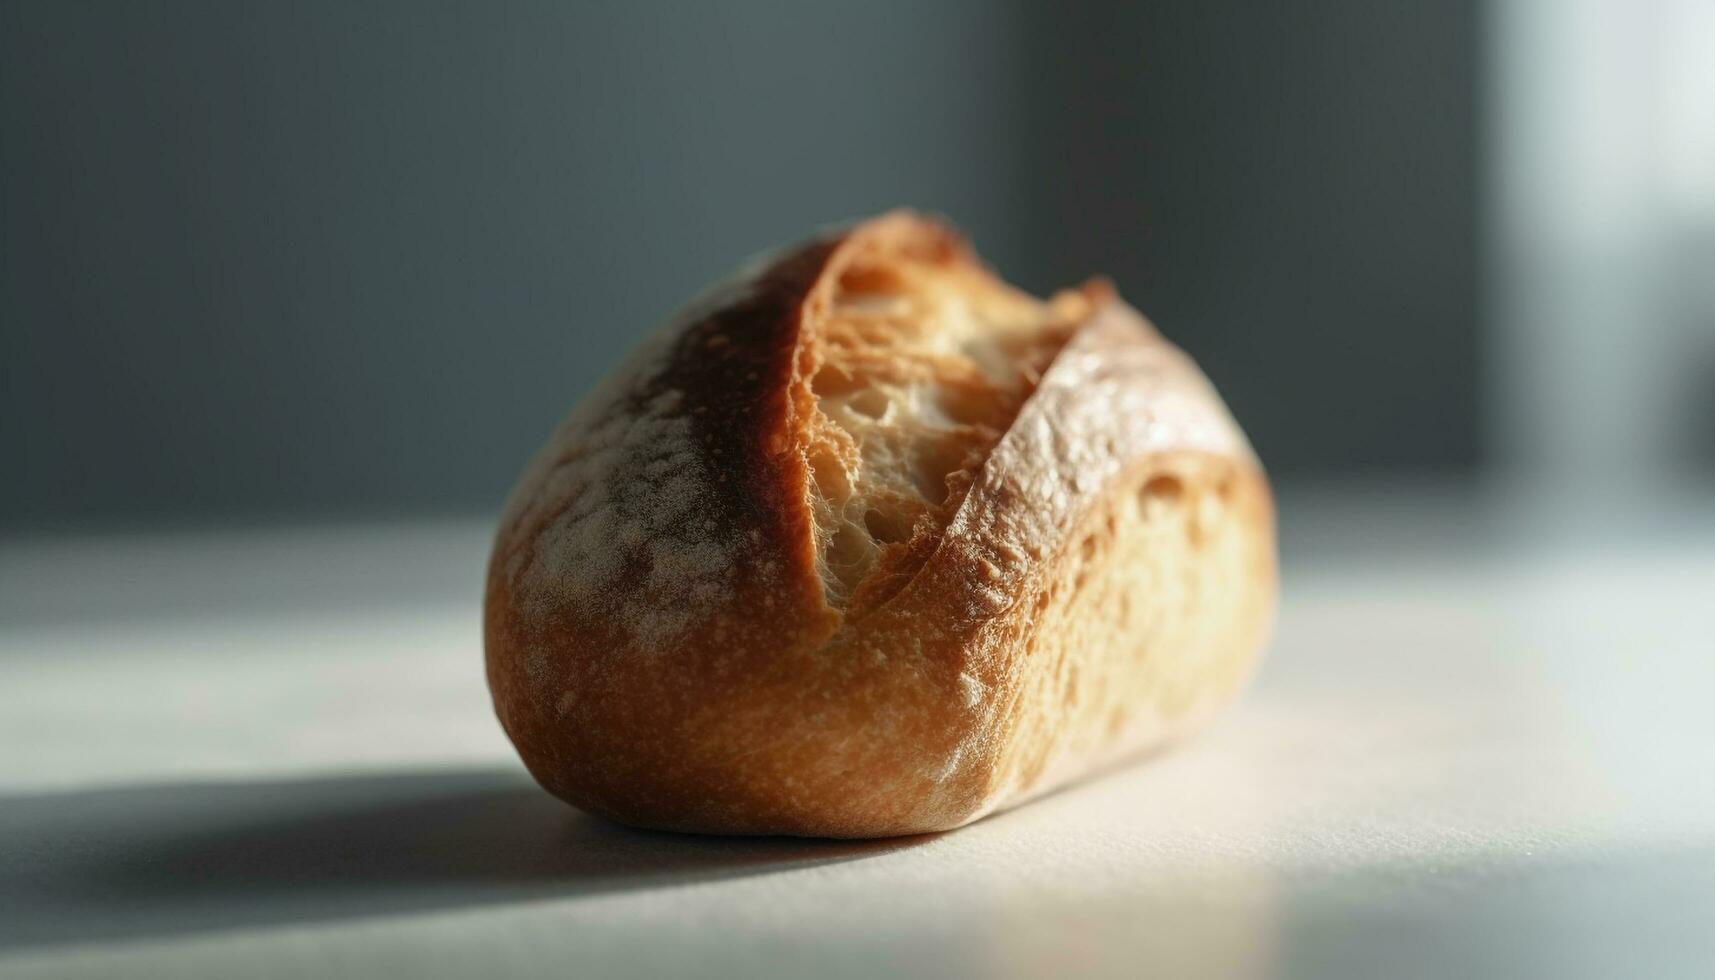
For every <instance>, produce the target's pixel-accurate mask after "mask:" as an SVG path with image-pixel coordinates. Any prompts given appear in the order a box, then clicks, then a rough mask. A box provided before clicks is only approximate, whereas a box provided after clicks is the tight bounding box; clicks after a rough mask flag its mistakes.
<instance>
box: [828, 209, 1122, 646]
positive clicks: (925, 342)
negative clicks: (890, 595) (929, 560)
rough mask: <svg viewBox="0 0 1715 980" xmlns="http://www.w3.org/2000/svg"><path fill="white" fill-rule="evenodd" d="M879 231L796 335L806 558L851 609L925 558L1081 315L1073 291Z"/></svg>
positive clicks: (836, 599) (832, 596)
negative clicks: (1030, 284)
mask: <svg viewBox="0 0 1715 980" xmlns="http://www.w3.org/2000/svg"><path fill="white" fill-rule="evenodd" d="M889 244H893V245H894V247H893V248H891V249H889V248H884V247H882V243H877V244H876V245H875V246H874V247H872V248H870V249H868V250H863V251H857V252H856V254H853V255H851V256H849V257H847V259H846V262H847V264H846V266H845V267H844V268H843V269H842V270H841V272H840V274H839V275H838V276H837V277H836V278H834V279H833V280H832V284H833V289H832V292H831V295H830V296H829V297H828V298H827V299H826V300H825V303H824V305H823V306H822V307H821V308H820V309H813V310H812V315H811V316H810V317H809V318H807V321H806V327H805V336H804V338H803V340H802V341H801V344H802V353H801V354H800V375H801V377H807V378H808V390H809V395H810V400H811V401H812V403H813V408H812V409H811V411H810V412H808V413H807V415H808V424H807V425H806V426H805V429H804V433H803V437H804V441H805V447H804V453H805V458H806V461H807V463H808V465H809V468H810V474H811V484H810V491H811V493H810V503H811V507H812V508H813V510H814V514H815V527H816V552H817V555H818V557H819V564H818V568H819V571H820V573H821V577H822V581H823V584H824V586H825V588H826V590H827V594H828V600H829V603H830V604H831V605H833V606H835V607H836V608H847V609H848V614H857V613H861V612H862V611H863V609H864V607H865V606H866V605H869V604H872V603H874V602H878V601H882V600H884V599H885V598H886V594H885V588H886V586H887V584H889V583H897V582H898V580H899V579H900V578H901V577H903V576H905V575H908V574H909V573H910V572H911V570H912V568H913V565H914V564H915V563H916V562H919V561H920V560H921V559H922V558H923V557H924V555H925V552H926V545H927V544H928V543H929V542H932V541H933V540H935V539H937V538H938V537H939V536H940V534H941V532H942V531H943V530H945V528H946V526H947V523H948V522H949V521H950V520H951V518H952V514H953V511H954V510H955V509H957V507H958V505H959V503H960V502H961V501H962V500H963V499H964V494H965V491H966V490H968V489H969V487H970V484H971V481H972V479H973V478H974V476H975V474H976V472H977V470H978V469H979V468H980V467H981V466H982V463H983V461H984V460H985V459H987V457H988V454H989V451H990V450H991V449H992V448H993V447H994V445H995V443H997V442H999V441H1000V437H1001V436H1002V435H1003V434H1004V433H1005V432H1006V430H1007V428H1008V427H1009V426H1010V425H1011V424H1012V420H1013V418H1014V417H1015V416H1016V415H1017V413H1018V409H1019V407H1020V406H1021V405H1023V403H1024V400H1025V399H1026V398H1028V397H1029V395H1030V393H1031V391H1033V390H1034V389H1035V386H1036V383H1037V382H1038V381H1039V380H1040V379H1041V376H1042V372H1043V371H1044V370H1045V369H1046V368H1047V366H1048V364H1049V362H1051V361H1052V360H1053V358H1054V355H1055V353H1057V352H1058V351H1059V349H1060V348H1061V346H1063V345H1064V344H1065V342H1066V340H1067V338H1068V337H1070V335H1071V332H1072V330H1073V329H1074V328H1075V327H1076V325H1077V324H1078V322H1080V321H1081V320H1082V319H1084V318H1085V317H1087V316H1088V314H1089V301H1088V299H1087V298H1086V297H1085V296H1084V295H1083V294H1081V293H1077V292H1065V293H1062V294H1061V295H1060V296H1058V297H1056V298H1055V300H1054V301H1053V302H1051V303H1044V302H1041V301H1039V300H1037V299H1035V298H1034V297H1032V296H1029V295H1027V294H1025V293H1022V292H1020V291H1018V290H1016V289H1013V288H1012V287H1010V286H1008V285H1006V284H1005V283H1002V282H1001V281H1000V280H998V279H996V278H995V277H994V276H993V275H992V274H991V273H989V272H988V271H987V270H986V269H984V268H982V267H981V266H980V265H977V264H976V263H974V262H969V261H961V260H960V257H958V256H955V255H951V254H948V251H947V249H945V248H944V247H943V248H928V249H925V251H923V252H914V251H912V250H910V249H904V248H899V247H898V246H897V244H896V243H889ZM925 253H926V254H925ZM816 314H819V316H818V315H816ZM866 583H874V584H875V585H876V586H878V587H879V588H880V591H876V590H873V589H872V590H865V589H863V588H862V587H863V586H864V585H865V584H866ZM848 607H849V608H848Z"/></svg>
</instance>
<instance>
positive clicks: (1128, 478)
mask: <svg viewBox="0 0 1715 980" xmlns="http://www.w3.org/2000/svg"><path fill="white" fill-rule="evenodd" d="M1274 597H1275V553H1274V530H1273V511H1272V504H1271V500H1270V496H1269V491H1268V485H1267V482H1266V479H1265V478H1264V475H1263V472H1262V469H1261V467H1260V466H1259V465H1258V464H1257V462H1256V459H1255V457H1254V455H1253V454H1252V453H1251V451H1250V449H1249V447H1248V445H1247V444H1246V443H1245V441H1244V438H1243V436H1242V434H1240V432H1239V430H1238V428H1237V427H1236V426H1235V425H1234V424H1233V422H1232V420H1231V418H1230V417H1229V416H1228V415H1227V413H1226V410H1225V409H1224V408H1223V407H1222V405H1221V403H1220V401H1219V399H1218V398H1217V397H1216V395H1215V394H1214V392H1213V390H1212V389H1211V388H1210V387H1209V385H1208V384H1207V382H1206V381H1205V380H1204V379H1203V378H1202V376H1201V374H1200V373H1199V372H1198V371H1197V369H1196V367H1195V366H1194V365H1193V364H1192V363H1191V362H1190V360H1189V359H1188V358H1186V357H1185V356H1184V355H1183V354H1182V353H1180V352H1179V351H1178V350H1177V349H1175V348H1173V347H1172V346H1171V345H1170V344H1168V343H1167V342H1166V341H1165V340H1163V339H1162V338H1161V337H1160V335H1159V334H1157V333H1156V332H1155V331H1154V330H1153V329H1152V328H1151V327H1150V326H1149V325H1148V324H1147V323H1146V322H1145V321H1144V320H1143V319H1142V318H1141V317H1140V316H1138V315H1137V314H1136V313H1135V312H1134V311H1132V310H1131V309H1130V308H1129V307H1127V306H1125V305H1124V304H1123V303H1122V302H1121V301H1120V300H1119V299H1118V298H1117V296H1116V295H1115V294H1114V292H1113V290H1112V289H1111V287H1109V286H1107V285H1106V284H1104V283H1099V282H1098V283H1092V284H1089V285H1086V286H1084V287H1081V288H1079V289H1074V290H1069V291H1066V292H1063V293H1061V294H1060V295H1057V296H1055V297H1053V298H1052V299H1049V300H1046V301H1042V300H1037V299H1035V298H1033V297H1030V296H1028V295H1026V294H1024V293H1021V292H1019V291H1017V290H1015V289H1013V288H1012V287H1010V286H1007V285H1006V284H1005V283H1003V282H1001V281H1000V280H999V279H997V278H996V277H995V276H994V275H993V274H992V273H990V272H989V271H988V270H987V269H986V268H984V267H983V266H982V264H981V263H980V262H979V261H978V260H977V259H976V257H975V256H974V254H973V253H972V252H971V250H970V249H969V248H968V246H967V245H966V244H965V243H964V241H963V240H962V239H961V238H960V237H959V236H958V235H957V234H956V233H955V232H953V231H952V230H951V229H949V228H948V227H947V226H945V225H943V224H941V223H939V222H936V221H932V220H929V219H926V218H922V217H919V216H917V215H913V214H909V213H903V212H900V213H893V214H889V215H885V216H883V217H880V218H877V219H874V220H871V221H867V222H864V223H861V224H858V225H855V226H853V227H851V228H847V229H842V230H840V231H838V232H835V233H832V234H829V235H826V236H824V237H821V238H818V239H815V240H812V241H810V242H807V243H805V244H802V245H800V246H798V247H796V248H793V249H790V250H787V251H784V252H781V253H777V254H775V255H772V256H770V257H767V258H765V259H763V260H760V261H758V262H756V263H753V264H752V265H751V266H750V267H748V268H746V269H745V270H743V271H741V272H740V273H739V274H738V275H736V276H735V277H734V278H733V279H731V280H729V281H727V282H726V283H723V284H721V285H720V286H718V287H716V288H715V289H713V290H711V291H710V292H709V293H707V294H705V295H704V296H703V297H702V298H700V299H699V300H697V301H695V302H693V303H692V304H691V306H690V307H688V308H687V309H686V310H685V311H684V312H683V313H681V314H680V315H679V316H677V317H675V318H674V319H673V320H672V321H671V322H670V323H669V324H667V325H666V326H665V327H664V328H663V329H662V330H661V331H659V332H658V333H657V334H656V335H655V336H654V337H652V338H651V339H650V340H649V341H647V342H646V343H645V344H644V345H642V347H641V348H640V349H639V350H638V352H637V353H636V354H634V355H633V356H632V357H631V358H630V359H629V360H628V361H627V362H626V363H625V364H624V365H623V366H622V367H621V368H620V369H618V370H617V371H616V372H615V373H614V374H613V375H611V376H610V377H609V378H608V380H607V381H605V382H604V383H603V384H602V385H601V386H600V387H599V388H598V389H597V390H596V391H594V392H592V393H591V394H590V395H589V396H588V397H586V398H585V399H584V400H583V402H582V403H581V404H580V405H579V406H578V407H577V409H576V410H575V411H574V412H573V414H572V415H571V416H570V417H569V418H568V419H567V420H566V421H565V422H564V423H563V424H562V425H561V426H560V427H559V429H558V430H557V431H556V432H555V433H554V435H553V436H552V438H551V439H550V440H549V441H548V444H547V445H546V446H545V447H544V448H543V449H542V451H541V452H540V453H539V454H538V456H537V457H536V459H535V460H534V461H533V462H532V463H531V465H530V467H529V468H528V469H527V471H526V472H525V474H524V476H523V478H522V479H521V481H520V483H519V485H518V487H517V489H516V490H515V491H514V493H513V495H512V497H511V499H510V500H509V501H508V504H507V507H506V510H505V513H504V516H503V518H502V521H501V525H500V529H499V532H498V534H497V537H496V541H495V548H494V553H493V557H492V559H491V562H490V568H489V576H488V587H487V597H486V603H485V623H484V631H485V641H486V650H487V668H488V679H489V684H490V687H491V689H492V692H493V695H494V704H495V709H496V712H497V714H498V715H499V718H500V721H501V724H502V725H503V727H504V728H505V730H506V732H507V734H508V735H509V736H510V737H511V739H512V741H513V743H514V744H515V745H516V746H517V748H518V751H519V754H520V755H521V756H522V757H523V759H524V762H525V764H526V765H527V766H528V767H529V769H530V771H531V773H532V774H534V776H535V777H536V778H537V780H538V781H540V782H541V783H542V785H543V786H544V787H546V788H547V789H548V790H549V791H551V792H553V793H554V794H556V795H558V796H560V797H561V798H562V799H565V800H566V801H567V802H570V803H572V804H574V805H576V806H578V807H580V808H583V809H586V810H589V811H592V812H595V813H598V814H602V815H605V816H608V817H611V818H613V819H616V820H619V821H622V822H625V823H629V824H633V825H637V826H644V827H652V828H659V829H669V830H685V831H700V832H710V833H741V834H799V835H809V836H830V837H871V836H885V835H893V834H907V833H919V832H926V831H934V830H944V829H948V828H951V827H956V826H959V825H961V824H963V823H967V822H969V821H971V820H973V819H976V818H978V817H980V816H982V815H984V814H986V813H989V812H991V811H993V810H995V809H997V808H1001V807H1005V806H1008V805H1012V804H1014V803H1017V802H1019V801H1021V800H1023V799H1027V798H1029V797H1030V796H1033V795H1037V794H1039V793H1042V792H1045V791H1047V790H1049V789H1052V788H1054V787H1055V786H1058V785H1062V784H1064V783H1065V782H1067V781H1068V780H1071V779H1075V778H1078V777H1079V776H1081V775H1083V774H1086V773H1089V772H1092V771H1094V770H1096V769H1098V768H1100V767H1102V766H1105V765H1107V764H1109V763H1111V762H1112V761H1113V760H1116V759H1121V758H1125V757H1128V756H1134V755H1137V754H1139V753H1141V752H1143V751H1146V750H1148V749H1150V748H1152V747H1155V746H1158V745H1160V744H1162V743H1163V742H1165V741H1167V740H1169V739H1172V738H1174V737H1177V736H1178V735H1180V734H1182V733H1184V732H1185V731H1188V730H1189V729H1191V728H1193V727H1194V726H1196V725H1197V724H1199V723H1200V722H1201V721H1202V720H1203V719H1205V718H1206V717H1207V716H1208V715H1209V714H1210V712H1211V711H1212V710H1213V709H1214V708H1215V707H1218V706H1219V705H1220V704H1221V703H1223V702H1224V701H1225V700H1227V699H1228V698H1229V697H1230V696H1231V695H1232V693H1233V692H1234V690H1236V689H1237V687H1238V686H1239V685H1240V683H1241V682H1242V680H1243V679H1244V677H1245V676H1246V675H1247V674H1248V672H1249V670H1250V669H1251V665H1252V663H1253V662H1254V660H1255V658H1256V654H1257V653H1258V651H1259V650H1260V647H1261V645H1262V643H1263V641H1264V639H1265V637H1266V633H1267V631H1268V627H1269V623H1270V620H1271V617H1272V610H1273V605H1274Z"/></svg>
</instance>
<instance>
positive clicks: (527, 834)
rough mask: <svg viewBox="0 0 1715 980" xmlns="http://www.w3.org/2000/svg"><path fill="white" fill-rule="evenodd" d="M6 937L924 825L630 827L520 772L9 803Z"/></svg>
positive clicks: (405, 900) (389, 899)
mask: <svg viewBox="0 0 1715 980" xmlns="http://www.w3.org/2000/svg"><path fill="white" fill-rule="evenodd" d="M0 839H4V840H6V841H7V842H8V846H7V847H6V849H5V850H4V851H3V852H0V949H4V948H17V947H32V946H52V945H57V944H62V943H67V942H74V941H76V942H84V941H90V940H111V939H136V938H145V937H158V936H168V935H179V934H185V933H197V932H209V931H220V930H227V929H238V928H250V927H258V926H268V925H282V924H288V923H303V922H315V921H327V920H341V919H356V918H365V917H369V916H377V915H387V914H398V913H404V912H413V911H426V910H433V909H447V908H458V907H466V906H476V905H485V904H496V903H518V902H529V901H543V900H565V899H574V898H576V897H578V896H580V895H593V894H601V893H608V892H613V891H622V890H634V889H648V888H654V887H663V886H667V885H677V884H683V883H685V882H687V881H704V880H710V879H719V878H725V877H736V876H746V875H758V874H769V873H775V872H783V871H788V870H791V869H794V868H803V867H808V866H814V865H822V864H827V863H832V862H841V861H850V860H857V859H860V858H864V857H867V856H871V855H876V854H881V853H885V852H888V851H893V850H898V849H900V848H902V847H909V846H912V845H913V844H914V843H916V842H920V841H923V840H926V839H927V838H922V837H919V838H906V839H903V840H889V841H822V840H806V839H802V838H722V837H691V836H684V835H677V834H670V833H661V832H653V831H641V830H633V829H630V828H626V827H622V826H620V825H618V824H614V823H611V822H609V821H606V820H603V819H601V818H598V817H593V816H590V815H587V814H584V813H582V812H579V811H576V810H571V809H568V808H567V807H565V806H564V805H563V804H561V803H559V802H557V801H555V800H553V799H552V798H550V797H548V796H547V795H546V794H544V793H542V792H541V790H539V789H537V788H536V787H535V786H534V785H533V784H532V783H531V782H530V781H529V780H528V778H527V777H525V776H524V775H523V774H522V773H519V772H516V771H513V770H508V769H453V770H441V771H425V772H413V773H408V774H382V775H365V776H342V777H332V778H316V779H303V780H282V781H274V782H239V783H215V782H209V783H185V784H162V785H151V786H137V787H126V788H118V789H99V790H88V791H77V792H66V793H51V794H41V795H20V796H13V797H8V798H3V799H0Z"/></svg>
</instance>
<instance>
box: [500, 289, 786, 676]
mask: <svg viewBox="0 0 1715 980" xmlns="http://www.w3.org/2000/svg"><path fill="white" fill-rule="evenodd" d="M764 269H765V266H763V265H761V264H755V265H753V266H752V267H751V268H750V269H748V270H746V274H744V275H741V276H740V277H738V279H737V280H736V281H729V282H726V283H723V284H721V285H719V286H717V287H716V288H715V289H712V290H710V291H708V292H707V293H705V294H704V295H703V296H700V297H698V298H697V299H696V300H693V301H692V303H691V304H689V305H688V306H687V307H686V308H685V309H684V310H683V311H682V312H681V313H680V314H679V315H678V316H676V317H674V318H673V320H672V321H671V324H670V325H669V326H668V327H667V328H666V329H664V330H662V331H660V332H659V333H657V334H656V335H655V336H654V337H652V338H651V339H650V340H649V341H648V342H646V343H645V345H644V347H643V348H642V349H641V350H640V351H639V352H638V354H637V355H636V356H634V357H633V358H632V359H631V361H630V362H629V363H627V364H626V365H624V366H623V367H622V368H621V369H620V370H619V371H617V372H615V374H614V375H613V376H612V378H611V379H610V381H609V382H608V383H607V384H606V385H604V386H603V390H600V391H598V392H596V393H593V394H592V395H591V396H590V398H589V399H588V400H587V401H586V402H585V407H584V408H582V409H580V411H578V412H576V413H574V414H573V415H572V417H571V418H569V419H567V420H566V422H565V423H564V424H563V425H562V426H561V427H560V429H559V431H558V432H556V433H555V434H554V437H553V438H552V439H551V440H550V441H549V444H548V447H547V449H546V450H544V452H543V454H542V455H541V457H539V458H538V460H537V462H536V465H535V466H533V467H532V471H533V472H531V473H530V474H529V475H527V476H526V477H525V479H524V480H523V481H522V482H521V483H520V486H519V488H518V491H517V492H515V494H514V497H513V500H512V501H511V502H509V504H508V507H507V517H506V519H505V520H506V523H508V524H512V523H516V524H518V525H520V526H523V527H530V526H532V525H535V526H537V527H538V528H539V529H538V530H536V531H535V533H534V534H532V535H529V537H530V545H531V546H530V547H526V548H520V549H518V550H517V551H515V552H513V553H511V554H510V555H508V556H507V558H506V565H505V567H506V571H507V574H508V575H509V576H510V577H511V579H512V581H513V582H514V583H515V586H514V587H515V588H516V589H517V590H518V595H519V599H520V601H521V602H523V603H525V604H527V605H529V606H531V607H534V608H535V609H536V610H537V611H538V612H539V613H549V612H551V611H552V610H554V609H566V608H577V609H583V610H587V611H591V612H599V613H600V614H601V615H602V617H603V618H604V619H606V620H608V621H609V622H614V623H617V624H618V625H619V626H620V628H621V629H623V630H624V631H625V632H626V633H627V637H626V639H627V640H628V641H629V645H630V646H632V647H633V648H637V649H643V650H646V651H649V652H661V651H664V650H667V649H669V648H671V646H672V645H673V643H674V642H675V641H676V640H678V639H679V638H681V637H682V636H684V635H685V634H686V633H687V632H688V631H689V630H690V629H692V628H693V627H695V626H696V625H697V624H698V623H699V622H701V621H703V620H705V619H708V618H710V617H712V616H714V615H715V614H716V613H718V612H719V611H720V610H721V608H722V607H723V604H724V603H726V602H727V601H728V600H729V599H730V597H731V595H732V591H733V588H734V583H733V577H734V573H735V571H736V568H735V558H736V556H737V553H738V552H739V551H742V550H743V548H742V547H741V546H742V545H744V544H745V543H744V542H742V541H730V540H727V539H726V538H725V537H723V536H722V535H720V534H719V533H718V532H719V527H718V525H717V523H716V522H715V521H714V520H713V519H712V518H711V517H710V516H709V506H708V504H709V494H710V493H711V487H712V486H713V480H712V474H711V473H710V472H709V469H708V465H707V462H706V460H705V458H704V454H703V453H702V452H701V447H700V446H699V445H698V443H697V437H696V434H695V432H694V430H693V425H692V419H691V411H690V406H688V405H686V399H685V397H684V394H683V393H682V392H680V391H678V390H676V389H674V388H671V387H665V386H663V385H662V384H661V375H662V372H663V371H664V370H665V369H666V367H667V364H668V363H669V360H670V357H671V355H672V353H673V351H674V349H675V347H676V345H677V343H678V341H680V340H681V339H682V338H683V336H684V334H685V331H686V329H687V328H689V327H691V326H693V325H694V324H696V323H697V322H698V321H699V320H701V319H702V318H703V317H704V316H706V315H707V314H708V313H709V312H710V311H711V310H714V309H718V308H720V307H722V306H724V305H727V304H729V303H733V302H735V301H738V300H740V299H742V298H743V296H744V294H745V293H746V292H748V291H749V290H750V289H752V288H753V287H754V282H755V276H756V274H757V273H758V272H761V271H763V270H764ZM544 621H546V619H545V620H544Z"/></svg>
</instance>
